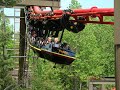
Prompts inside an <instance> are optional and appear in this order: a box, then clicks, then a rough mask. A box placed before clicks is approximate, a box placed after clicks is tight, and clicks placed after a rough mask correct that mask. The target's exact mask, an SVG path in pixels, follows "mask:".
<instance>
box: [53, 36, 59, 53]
mask: <svg viewBox="0 0 120 90" xmlns="http://www.w3.org/2000/svg"><path fill="white" fill-rule="evenodd" d="M59 48H60V43H59V39H58V38H57V37H56V38H54V42H53V45H52V51H53V52H58V49H59Z"/></svg>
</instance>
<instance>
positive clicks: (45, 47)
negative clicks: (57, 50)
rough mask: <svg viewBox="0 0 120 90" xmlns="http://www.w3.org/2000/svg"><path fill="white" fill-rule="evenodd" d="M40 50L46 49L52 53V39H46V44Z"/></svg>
mask: <svg viewBox="0 0 120 90" xmlns="http://www.w3.org/2000/svg"><path fill="white" fill-rule="evenodd" d="M42 48H43V49H46V50H48V51H52V38H51V37H48V38H47V42H46V43H45V45H44V46H43V47H42Z"/></svg>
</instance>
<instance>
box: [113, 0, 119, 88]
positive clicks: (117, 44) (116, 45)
mask: <svg viewBox="0 0 120 90" xmlns="http://www.w3.org/2000/svg"><path fill="white" fill-rule="evenodd" d="M114 2H115V3H114V19H115V22H114V27H115V33H114V36H115V82H116V90H120V5H119V4H120V0H114Z"/></svg>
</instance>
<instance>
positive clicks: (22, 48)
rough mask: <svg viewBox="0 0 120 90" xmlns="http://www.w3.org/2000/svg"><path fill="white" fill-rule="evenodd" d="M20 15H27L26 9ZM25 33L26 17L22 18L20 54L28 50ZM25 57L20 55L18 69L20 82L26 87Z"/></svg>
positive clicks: (22, 54)
mask: <svg viewBox="0 0 120 90" xmlns="http://www.w3.org/2000/svg"><path fill="white" fill-rule="evenodd" d="M20 17H25V13H24V9H21V11H20ZM25 33H26V24H25V18H20V44H19V56H24V55H25V52H26V47H25V45H26V44H25ZM25 59H26V58H25V57H19V71H18V84H19V85H20V86H21V87H24V85H25V82H24V78H25V72H24V71H25V61H26V60H25Z"/></svg>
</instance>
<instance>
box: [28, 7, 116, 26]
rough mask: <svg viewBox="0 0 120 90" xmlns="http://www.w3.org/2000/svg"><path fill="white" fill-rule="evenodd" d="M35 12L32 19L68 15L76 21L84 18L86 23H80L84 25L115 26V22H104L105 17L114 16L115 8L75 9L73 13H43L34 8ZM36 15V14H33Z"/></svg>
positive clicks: (55, 17)
mask: <svg viewBox="0 0 120 90" xmlns="http://www.w3.org/2000/svg"><path fill="white" fill-rule="evenodd" d="M32 10H33V12H32V13H31V15H30V16H31V19H39V20H42V19H46V18H47V19H58V18H61V17H62V15H63V14H65V13H67V14H69V15H70V16H71V17H73V18H75V21H78V20H77V17H80V16H82V17H84V18H85V20H84V21H80V22H83V23H97V24H114V22H111V21H110V22H105V21H104V20H103V18H104V16H114V9H113V8H97V7H92V8H90V9H73V10H71V11H72V12H68V11H65V10H54V11H53V12H52V11H50V10H49V11H42V9H41V8H40V7H39V6H33V8H32ZM33 13H34V14H33ZM90 17H92V18H95V17H98V18H99V20H98V21H90V19H89V18H90Z"/></svg>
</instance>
